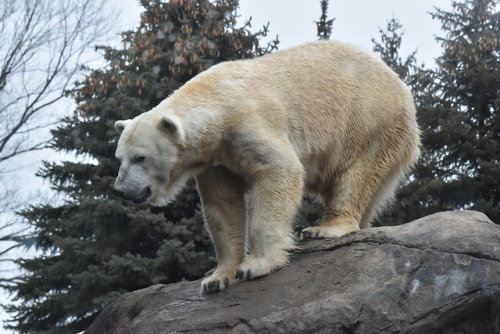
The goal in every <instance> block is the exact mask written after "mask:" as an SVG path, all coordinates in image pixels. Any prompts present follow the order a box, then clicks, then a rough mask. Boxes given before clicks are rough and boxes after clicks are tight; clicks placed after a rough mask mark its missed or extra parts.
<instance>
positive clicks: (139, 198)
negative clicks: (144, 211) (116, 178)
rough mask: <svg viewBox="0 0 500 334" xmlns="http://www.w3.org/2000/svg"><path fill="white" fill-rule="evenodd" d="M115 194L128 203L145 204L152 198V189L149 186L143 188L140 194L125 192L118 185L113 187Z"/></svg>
mask: <svg viewBox="0 0 500 334" xmlns="http://www.w3.org/2000/svg"><path fill="white" fill-rule="evenodd" d="M113 193H114V194H115V195H117V196H119V197H121V198H123V199H124V200H126V201H131V202H134V203H135V204H145V203H146V202H148V200H149V198H150V197H151V194H152V192H151V188H150V187H149V186H147V187H145V188H143V189H142V190H141V191H139V192H125V191H123V190H122V189H121V188H120V187H119V186H117V184H116V183H115V185H114V186H113Z"/></svg>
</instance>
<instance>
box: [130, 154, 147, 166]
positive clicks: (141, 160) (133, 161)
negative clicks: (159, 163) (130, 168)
mask: <svg viewBox="0 0 500 334" xmlns="http://www.w3.org/2000/svg"><path fill="white" fill-rule="evenodd" d="M145 159H146V157H145V156H143V155H138V156H135V157H134V158H133V159H132V163H134V164H137V163H140V162H143V161H144V160H145Z"/></svg>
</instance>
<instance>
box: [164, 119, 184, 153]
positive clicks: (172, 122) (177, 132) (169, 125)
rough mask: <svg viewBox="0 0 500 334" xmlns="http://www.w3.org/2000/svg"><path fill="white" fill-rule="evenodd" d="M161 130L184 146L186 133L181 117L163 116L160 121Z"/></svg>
mask: <svg viewBox="0 0 500 334" xmlns="http://www.w3.org/2000/svg"><path fill="white" fill-rule="evenodd" d="M159 128H160V130H162V131H164V132H166V133H167V134H169V135H170V136H172V137H173V138H174V139H175V141H176V142H177V143H178V144H180V145H182V146H184V144H185V141H186V133H185V132H184V127H183V126H182V123H181V120H180V119H179V117H177V116H174V115H166V116H163V117H162V118H161V119H160V124H159Z"/></svg>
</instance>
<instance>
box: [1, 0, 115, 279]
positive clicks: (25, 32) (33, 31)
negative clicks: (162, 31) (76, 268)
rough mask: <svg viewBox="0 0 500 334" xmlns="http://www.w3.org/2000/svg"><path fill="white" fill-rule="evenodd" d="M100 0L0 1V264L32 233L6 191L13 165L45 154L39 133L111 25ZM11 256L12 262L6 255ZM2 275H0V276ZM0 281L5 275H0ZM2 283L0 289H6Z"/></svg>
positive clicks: (15, 198) (14, 196) (16, 197)
mask: <svg viewBox="0 0 500 334" xmlns="http://www.w3.org/2000/svg"><path fill="white" fill-rule="evenodd" d="M105 3H106V1H105V0H0V40H1V41H2V43H0V245H1V247H0V262H1V263H6V262H12V259H9V258H8V257H6V256H8V254H10V253H11V252H12V251H14V250H15V249H16V248H18V247H20V246H22V245H25V244H26V242H29V241H30V238H31V237H32V236H31V235H30V229H29V227H27V226H24V225H23V224H22V223H20V219H18V218H16V217H15V215H14V214H12V212H14V211H15V210H18V209H19V208H20V205H21V199H20V194H19V193H18V191H17V190H16V188H17V187H14V186H12V187H9V186H7V185H6V184H7V182H6V181H7V178H8V175H10V174H9V173H10V172H11V171H12V170H13V169H15V166H14V164H13V163H11V162H13V161H14V160H13V159H14V158H16V157H19V156H20V155H22V154H25V153H28V152H32V151H36V150H40V149H43V148H44V147H45V146H46V143H47V141H48V136H47V135H45V136H42V135H40V133H46V132H42V131H43V130H46V129H47V127H48V126H52V125H54V124H55V122H56V121H57V119H56V118H57V117H60V115H61V113H59V116H57V115H56V113H54V112H53V109H55V108H57V106H60V105H61V101H62V100H63V99H64V98H65V91H67V90H68V89H70V88H71V85H72V83H73V82H75V81H76V80H77V77H78V75H80V74H81V66H80V65H81V64H82V63H85V62H86V61H87V60H88V59H89V53H90V52H91V50H93V48H92V47H93V46H94V45H95V44H98V43H99V42H100V41H101V40H102V38H104V37H107V34H108V32H109V31H110V27H112V24H111V22H113V21H114V18H113V17H112V15H109V12H107V11H106V10H105V9H104V4H105ZM16 161H17V160H16ZM11 257H12V255H11ZM3 269H4V268H3V267H2V268H0V270H3ZM0 276H3V275H0ZM9 280H12V278H9V279H0V282H9Z"/></svg>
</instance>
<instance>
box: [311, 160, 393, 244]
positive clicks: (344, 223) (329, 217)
mask: <svg viewBox="0 0 500 334" xmlns="http://www.w3.org/2000/svg"><path fill="white" fill-rule="evenodd" d="M387 169H388V166H386V165H383V164H381V165H377V164H374V165H373V166H372V168H367V167H366V161H363V160H360V161H358V162H357V163H354V164H353V165H352V166H351V168H349V169H348V170H347V171H346V172H345V173H344V174H342V175H339V176H338V177H337V178H336V179H335V180H334V184H332V185H330V186H329V187H328V189H327V190H326V191H324V192H323V193H322V194H321V195H322V197H323V200H324V203H325V216H324V217H323V223H322V224H321V225H320V226H313V227H308V228H305V229H304V230H303V231H302V234H301V238H302V239H306V238H329V237H340V236H342V235H344V234H347V233H350V232H354V231H358V230H359V229H360V228H366V227H368V225H369V224H368V220H369V219H371V218H372V216H373V213H374V212H376V210H377V206H378V205H379V204H381V202H380V201H378V199H375V198H374V197H375V196H377V195H381V194H380V193H379V189H381V188H384V187H383V185H384V184H385V183H386V182H387V180H386V178H387V177H388V175H387V174H388V173H387V171H386V170H387ZM390 183H393V182H390ZM391 188H392V189H391V191H392V190H393V189H394V188H395V186H394V187H391Z"/></svg>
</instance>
